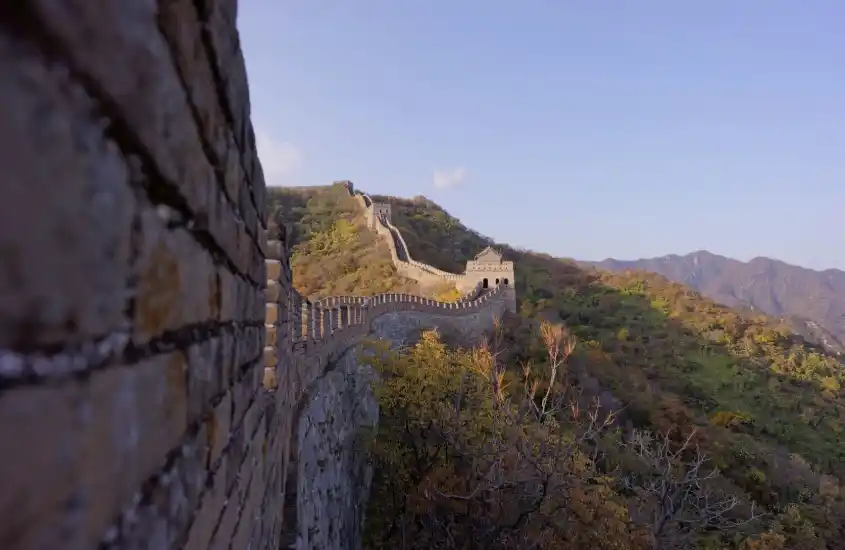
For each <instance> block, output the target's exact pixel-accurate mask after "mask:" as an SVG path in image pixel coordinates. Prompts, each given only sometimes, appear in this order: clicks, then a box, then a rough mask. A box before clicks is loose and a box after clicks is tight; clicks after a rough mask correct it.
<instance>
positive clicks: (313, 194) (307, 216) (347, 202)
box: [268, 186, 420, 298]
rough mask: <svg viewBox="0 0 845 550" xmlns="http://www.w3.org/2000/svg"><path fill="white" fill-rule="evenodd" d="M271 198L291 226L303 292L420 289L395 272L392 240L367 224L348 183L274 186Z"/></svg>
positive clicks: (295, 276) (275, 209) (317, 294)
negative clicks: (338, 184)
mask: <svg viewBox="0 0 845 550" xmlns="http://www.w3.org/2000/svg"><path fill="white" fill-rule="evenodd" d="M268 203H269V208H270V211H271V216H272V217H273V218H274V219H276V220H280V221H282V222H284V224H287V225H288V226H289V227H290V237H289V238H290V239H291V240H292V241H293V242H292V244H293V247H292V250H291V252H292V258H291V270H292V271H293V281H294V286H295V287H296V289H297V290H298V291H299V293H300V294H302V295H303V296H308V297H309V298H319V297H325V296H337V295H356V296H370V295H373V294H379V293H382V292H408V293H414V294H420V288H419V285H418V284H417V283H416V281H412V280H410V279H406V278H405V277H402V276H400V275H399V274H398V273H397V272H396V268H395V267H394V266H393V262H392V261H391V260H390V251H389V249H388V247H387V244H385V243H384V242H382V241H381V240H380V239H379V238H378V236H377V235H376V234H375V233H373V232H371V231H369V230H368V229H367V222H366V220H365V219H364V216H363V213H362V212H361V211H360V209H359V207H358V204H357V203H356V201H355V200H354V199H353V198H352V197H350V196H349V194H348V192H347V191H346V189H345V188H343V187H340V186H331V187H322V188H313V189H306V190H300V189H296V188H273V189H270V194H269V197H268Z"/></svg>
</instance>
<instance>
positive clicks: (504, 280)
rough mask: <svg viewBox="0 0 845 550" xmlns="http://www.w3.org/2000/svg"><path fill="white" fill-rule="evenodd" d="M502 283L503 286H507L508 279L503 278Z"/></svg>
mask: <svg viewBox="0 0 845 550" xmlns="http://www.w3.org/2000/svg"><path fill="white" fill-rule="evenodd" d="M502 283H503V284H504V285H505V286H508V278H507V277H505V278H504V279H503V280H502Z"/></svg>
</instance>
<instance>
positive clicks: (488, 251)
mask: <svg viewBox="0 0 845 550" xmlns="http://www.w3.org/2000/svg"><path fill="white" fill-rule="evenodd" d="M475 261H476V262H483V263H501V261H502V253H501V252H499V251H498V250H496V249H495V248H493V247H492V246H488V247H487V248H485V249H484V250H482V251H481V252H479V253H478V254H476V255H475Z"/></svg>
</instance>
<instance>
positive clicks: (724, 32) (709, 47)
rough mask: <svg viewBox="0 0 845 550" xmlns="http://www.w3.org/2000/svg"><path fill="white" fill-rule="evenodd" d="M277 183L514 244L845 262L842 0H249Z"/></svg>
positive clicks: (242, 16) (255, 92)
mask: <svg viewBox="0 0 845 550" xmlns="http://www.w3.org/2000/svg"><path fill="white" fill-rule="evenodd" d="M238 27H239V29H240V33H241V40H242V44H243V49H244V53H245V56H246V64H247V71H248V74H249V83H250V94H251V99H252V118H253V124H254V125H255V127H256V130H257V133H258V139H259V153H260V155H261V160H262V164H263V165H264V168H265V172H266V174H267V179H268V183H269V184H271V185H320V184H328V183H330V182H331V181H333V180H338V179H349V180H352V181H354V182H355V183H356V185H357V186H358V187H359V188H361V189H363V190H365V191H368V192H371V193H383V194H391V195H398V196H405V197H411V196H414V195H425V196H426V197H428V198H430V199H432V200H434V201H435V202H437V203H439V204H440V205H442V206H443V207H444V208H446V210H448V211H449V212H450V213H451V214H452V215H454V216H455V217H457V218H459V219H460V220H461V221H462V222H463V223H465V224H466V225H468V226H469V227H471V228H473V229H476V230H478V231H480V232H481V233H483V234H486V235H488V236H491V237H493V238H495V239H496V240H498V241H501V242H506V243H508V244H511V245H514V246H523V247H527V248H531V249H534V250H538V251H542V252H547V253H549V254H553V255H557V256H567V257H574V258H578V259H584V260H597V259H603V258H605V257H615V258H620V259H633V258H639V257H651V256H660V255H663V254H668V253H678V254H684V253H687V252H692V251H694V250H699V249H707V250H710V251H711V252H714V253H717V254H724V255H726V256H731V257H735V258H737V259H741V260H748V259H750V258H752V257H754V256H771V257H775V258H778V259H781V260H784V261H787V262H790V263H796V264H799V265H803V266H806V267H812V268H815V269H825V268H831V267H835V268H839V269H845V32H843V29H845V1H843V0H826V1H822V0H803V1H799V0H744V1H741V2H740V1H735V0H718V1H710V2H694V1H684V2H681V1H677V0H672V1H670V0H650V1H642V2H631V1H628V2H620V1H604V2H598V1H581V0H578V1H576V0H524V1H522V2H516V1H513V0H509V1H504V0H485V1H482V0H462V1H460V0H451V1H446V0H426V1H419V2H411V1H400V0H319V1H318V0H244V1H241V2H240V8H239V14H238Z"/></svg>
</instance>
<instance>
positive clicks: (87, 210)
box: [0, 35, 135, 350]
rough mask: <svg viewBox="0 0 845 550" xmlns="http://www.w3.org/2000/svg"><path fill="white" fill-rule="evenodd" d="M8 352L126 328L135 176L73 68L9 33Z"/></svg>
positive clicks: (3, 100) (1, 158) (1, 292)
mask: <svg viewBox="0 0 845 550" xmlns="http://www.w3.org/2000/svg"><path fill="white" fill-rule="evenodd" d="M0 64H2V65H3V67H4V70H3V78H2V79H0V135H2V136H4V138H5V139H4V140H3V146H2V147H0V166H2V167H3V184H2V191H0V197H2V200H0V249H2V250H3V254H2V257H3V259H2V260H0V265H2V268H0V346H4V347H12V348H16V349H19V350H33V349H36V348H38V347H40V346H45V345H56V344H59V343H61V344H65V345H67V344H73V343H80V342H83V341H85V340H88V339H90V338H91V337H94V336H100V335H105V334H108V333H109V332H111V331H115V330H119V329H122V328H124V327H125V325H126V318H125V315H124V311H125V310H126V304H127V300H128V297H129V295H128V292H127V279H128V274H129V258H130V238H131V224H132V215H133V210H134V208H135V205H134V200H133V197H132V193H131V190H130V186H129V170H128V168H127V166H126V164H125V162H124V159H123V157H122V155H121V152H120V151H119V150H118V148H117V147H116V146H115V144H114V143H112V142H111V141H109V140H108V139H107V138H106V137H105V136H104V135H103V125H102V123H101V122H100V120H99V119H100V115H99V113H98V108H97V106H96V104H95V103H94V101H92V99H91V98H90V97H89V96H88V95H87V94H86V93H85V91H84V90H83V89H82V87H81V86H79V85H78V84H77V83H75V82H73V81H72V80H71V79H70V78H69V77H68V71H67V69H65V68H63V67H61V66H58V65H48V64H47V63H46V62H45V61H44V60H43V59H42V58H41V57H40V56H39V55H37V54H36V53H35V52H33V51H32V50H31V49H30V48H28V47H24V46H22V45H21V44H20V43H17V42H14V41H13V40H11V39H10V38H9V37H8V35H3V36H0Z"/></svg>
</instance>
